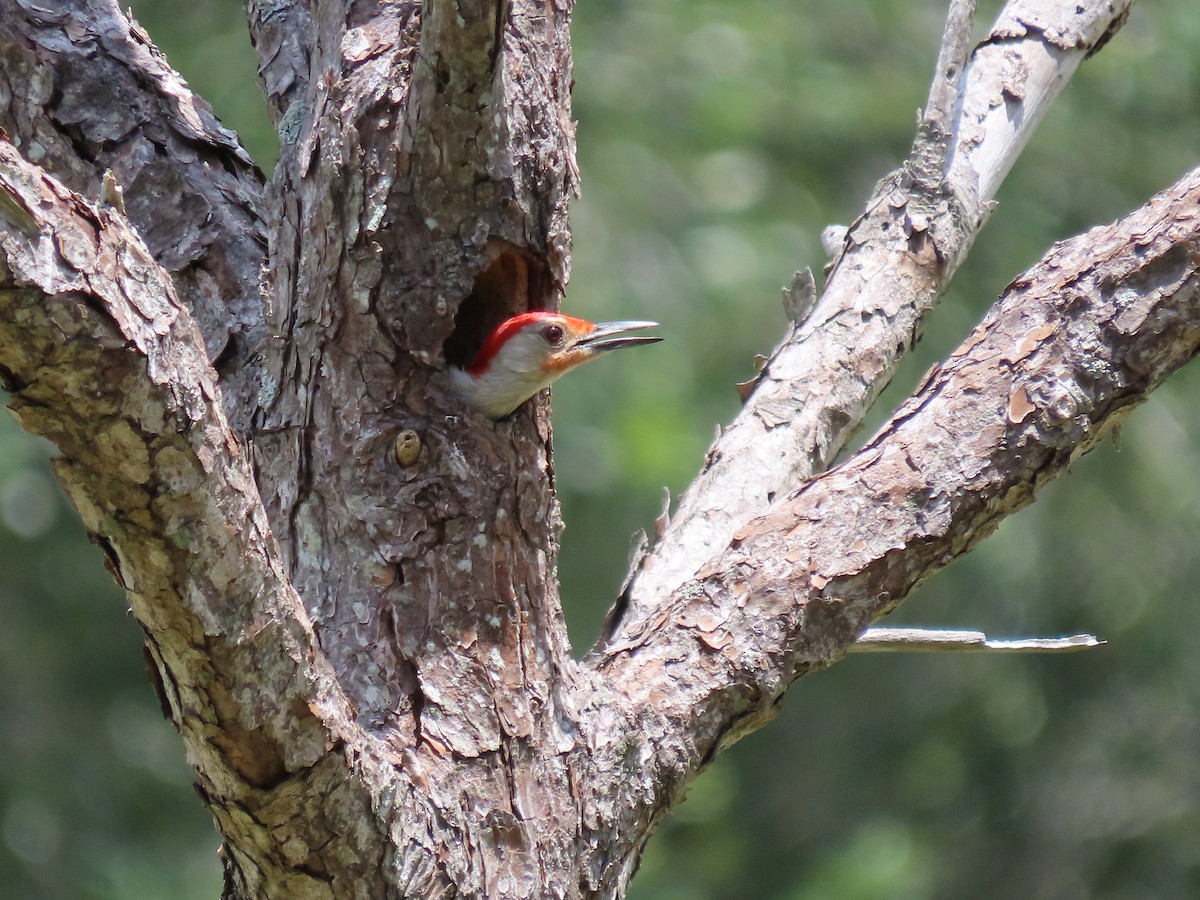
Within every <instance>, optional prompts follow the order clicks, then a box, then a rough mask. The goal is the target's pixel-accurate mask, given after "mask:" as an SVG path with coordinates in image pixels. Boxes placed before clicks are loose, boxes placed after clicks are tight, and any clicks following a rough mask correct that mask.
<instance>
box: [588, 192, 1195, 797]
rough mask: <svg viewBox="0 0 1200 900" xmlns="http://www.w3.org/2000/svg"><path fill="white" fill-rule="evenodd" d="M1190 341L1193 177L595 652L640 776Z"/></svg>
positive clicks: (1133, 399)
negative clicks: (640, 724) (632, 736)
mask: <svg viewBox="0 0 1200 900" xmlns="http://www.w3.org/2000/svg"><path fill="white" fill-rule="evenodd" d="M1198 350H1200V169H1197V170H1195V171H1193V172H1192V173H1190V174H1188V175H1187V176H1186V177H1185V178H1184V179H1182V180H1181V181H1180V182H1179V183H1177V184H1176V185H1174V186H1172V187H1171V188H1169V189H1168V190H1166V191H1164V192H1162V193H1160V194H1159V195H1157V196H1155V197H1154V198H1153V199H1151V200H1150V201H1149V202H1148V203H1147V204H1146V205H1145V206H1144V207H1142V208H1141V209H1139V210H1137V211H1136V212H1134V213H1132V214H1131V215H1129V216H1127V217H1126V218H1125V219H1122V220H1121V221H1120V222H1117V223H1115V224H1113V225H1109V226H1105V227H1099V228H1094V229H1092V230H1091V231H1089V232H1087V233H1085V234H1083V235H1080V236H1079V237H1076V238H1074V239H1073V240H1070V241H1066V242H1064V243H1062V244H1059V245H1056V246H1055V247H1054V248H1053V249H1052V250H1051V251H1050V252H1049V253H1048V254H1047V256H1046V257H1045V258H1044V259H1043V260H1042V261H1041V262H1040V263H1038V265H1037V266H1035V267H1034V268H1033V269H1032V270H1030V271H1029V272H1027V273H1026V274H1024V275H1022V276H1021V277H1020V278H1018V279H1017V280H1016V281H1014V282H1013V284H1012V285H1011V286H1010V287H1009V288H1008V290H1007V291H1006V292H1005V294H1004V295H1003V296H1002V297H1001V299H1000V300H999V302H998V303H997V304H996V305H995V306H994V308H993V309H992V311H991V312H990V313H989V315H988V316H987V317H986V318H985V319H984V321H983V322H982V323H981V324H980V325H979V326H978V327H977V328H976V329H975V330H974V332H973V333H972V334H971V335H970V337H968V338H967V340H966V341H965V342H964V343H963V344H962V345H961V346H960V347H959V348H958V349H957V350H956V351H955V352H954V353H953V354H952V355H951V357H950V358H949V359H948V360H947V361H946V362H945V363H944V364H943V365H942V366H939V367H936V368H934V369H933V370H932V371H931V372H930V373H929V374H928V375H927V376H926V378H925V379H924V381H923V383H922V384H921V386H920V387H919V388H918V390H917V391H916V393H915V394H914V395H913V396H912V397H911V398H910V399H909V400H908V401H907V402H906V403H905V404H904V405H903V406H902V407H901V408H900V409H899V410H898V411H897V413H896V414H895V416H894V417H893V418H892V420H891V421H890V422H889V423H888V424H887V425H885V426H884V427H883V428H882V429H881V430H880V432H879V434H878V435H876V437H875V438H874V439H872V440H871V441H870V442H869V443H868V444H867V445H866V446H865V447H864V448H863V449H862V450H861V451H859V452H858V453H857V454H855V455H854V456H853V457H852V458H850V459H849V460H848V461H847V462H845V463H844V464H842V465H840V466H838V467H837V468H835V469H833V470H832V471H830V472H828V473H826V474H825V475H823V476H820V477H818V478H815V479H813V480H812V481H810V482H808V483H807V484H805V485H804V486H802V487H800V488H798V489H796V490H794V491H792V492H790V493H789V494H788V495H787V496H785V497H783V498H781V499H780V500H779V501H778V502H776V503H775V504H774V506H773V507H772V509H771V510H770V511H769V512H768V513H767V514H766V515H764V516H762V517H760V518H758V519H755V520H753V521H751V522H749V523H747V524H746V525H745V526H743V527H742V528H741V529H740V530H739V531H738V532H737V533H736V534H735V535H734V536H733V537H732V539H731V540H730V542H729V545H728V547H727V548H725V550H724V551H723V552H722V553H719V554H716V555H714V557H713V558H712V559H711V560H710V561H709V562H708V563H707V564H706V565H705V566H704V567H703V568H702V569H701V571H700V572H699V573H698V574H697V576H696V578H695V579H693V580H691V581H689V582H688V583H686V584H685V585H683V586H682V587H680V588H679V589H678V590H677V591H675V593H674V594H673V595H672V596H671V597H670V598H669V599H668V601H667V602H665V603H663V604H661V605H660V606H659V607H658V608H657V609H655V610H651V611H650V612H649V613H648V614H647V615H645V616H644V617H642V618H639V619H637V620H633V621H630V622H628V623H627V625H626V627H625V628H624V629H623V632H622V636H621V639H620V640H619V641H618V642H615V643H613V644H612V645H610V646H608V647H607V648H606V649H605V651H604V652H603V655H602V656H600V657H598V658H597V659H596V660H595V661H594V662H595V669H596V672H597V674H598V676H599V677H600V678H601V679H602V680H603V681H604V682H605V683H607V684H611V685H614V686H616V687H617V688H618V690H620V691H621V692H623V693H624V694H625V695H626V696H627V697H628V698H629V700H630V701H631V703H632V704H633V706H634V708H635V709H638V710H640V711H641V714H642V715H643V716H644V718H645V720H646V721H647V723H650V724H648V725H647V726H646V728H645V729H644V733H645V735H646V736H647V737H646V738H645V739H646V741H647V742H649V743H651V744H653V745H655V748H654V750H653V751H644V752H642V754H641V755H640V757H639V758H642V759H645V760H648V762H647V764H646V765H647V772H646V774H645V778H646V779H647V780H648V781H650V782H652V783H655V784H665V785H685V784H687V783H688V781H689V780H690V778H691V775H692V774H693V773H694V770H695V769H696V768H698V767H699V766H702V765H703V764H704V763H705V762H706V761H707V760H709V759H711V757H712V755H713V754H714V753H715V752H716V751H717V750H718V749H720V747H721V746H723V745H725V744H727V743H728V742H730V741H732V740H735V739H736V738H737V737H739V736H741V735H742V734H744V733H746V732H747V731H749V730H752V729H753V728H756V727H758V726H759V725H761V724H762V723H763V722H764V721H766V720H767V719H769V718H770V717H771V716H772V715H773V713H774V710H775V706H776V703H777V701H778V700H779V698H780V697H781V696H782V694H783V692H784V690H785V689H786V688H787V686H788V685H789V684H790V683H791V682H792V681H793V680H794V679H796V678H797V677H798V676H800V675H802V674H804V673H805V672H807V671H810V670H813V669H817V668H821V667H823V666H826V665H828V664H829V663H830V662H832V661H833V660H835V659H837V658H838V657H839V656H840V655H841V654H842V653H844V652H845V650H846V648H847V646H848V645H849V644H851V642H853V641H854V640H855V638H856V637H857V636H858V635H859V634H860V633H861V632H862V630H863V628H864V627H865V626H866V625H867V624H868V623H870V622H871V621H873V620H875V619H878V618H879V617H880V616H883V615H885V614H886V613H887V612H888V611H890V610H891V609H893V608H894V607H895V606H896V605H897V604H898V603H900V602H901V600H903V599H904V598H905V597H906V596H907V595H908V594H909V592H910V591H912V589H913V588H915V587H916V586H917V585H918V584H919V583H921V582H922V581H924V580H925V579H926V578H928V577H929V576H930V575H932V574H933V573H934V572H936V571H937V570H939V569H941V568H943V567H944V566H946V565H947V564H949V563H950V562H951V561H952V560H954V559H955V558H956V557H958V556H960V555H962V554H963V553H965V552H967V551H968V550H969V549H970V548H971V547H972V546H974V544H975V543H976V542H978V541H979V540H980V539H982V538H983V537H985V536H987V535H988V534H990V533H991V532H992V531H993V530H994V529H995V528H996V526H997V525H998V524H999V522H1000V520H1001V519H1003V518H1004V517H1006V516H1008V515H1011V514H1012V513H1013V512H1016V511H1017V510H1019V509H1021V508H1022V507H1024V506H1026V505H1028V504H1029V503H1030V502H1032V500H1033V498H1034V495H1035V494H1036V492H1037V491H1038V490H1039V489H1040V488H1041V487H1043V486H1044V485H1045V484H1046V483H1048V482H1049V481H1050V480H1052V479H1053V478H1054V477H1056V476H1057V475H1059V474H1061V473H1063V472H1064V471H1066V470H1067V468H1068V467H1069V466H1070V464H1071V461H1072V460H1074V459H1075V458H1077V457H1078V456H1079V455H1080V454H1082V453H1084V452H1086V451H1087V450H1088V449H1090V448H1091V447H1093V446H1095V444H1096V443H1097V442H1098V441H1099V440H1100V439H1101V438H1102V436H1103V435H1104V434H1105V433H1106V432H1107V431H1108V430H1109V429H1111V428H1112V427H1113V426H1115V425H1117V424H1119V422H1120V421H1121V420H1122V419H1123V418H1124V417H1125V416H1126V415H1127V414H1128V413H1129V412H1130V411H1131V409H1132V408H1133V406H1134V405H1136V404H1137V403H1139V402H1141V401H1142V400H1143V399H1145V397H1146V395H1147V393H1148V392H1150V391H1151V390H1153V389H1154V387H1156V386H1157V385H1158V384H1159V383H1161V382H1162V380H1163V379H1164V378H1166V377H1167V376H1168V375H1169V374H1171V372H1173V371H1175V370H1176V369H1178V368H1179V367H1180V366H1182V365H1183V364H1184V363H1186V362H1188V361H1189V360H1190V359H1192V358H1193V357H1194V356H1195V355H1196V353H1197V352H1198ZM634 715H636V714H634ZM627 752H628V751H627ZM665 792H666V793H668V794H669V790H667V791H665ZM651 809H652V807H651ZM650 814H651V813H650V812H649V811H648V810H647V808H646V807H642V808H640V809H638V808H636V805H635V806H634V807H631V810H630V813H629V815H630V816H631V817H633V818H635V819H636V817H638V816H641V817H646V816H648V815H650Z"/></svg>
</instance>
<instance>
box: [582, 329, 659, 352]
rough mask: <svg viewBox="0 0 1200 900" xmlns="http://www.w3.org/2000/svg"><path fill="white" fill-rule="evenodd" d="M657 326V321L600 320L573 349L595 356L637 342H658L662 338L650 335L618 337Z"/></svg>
mask: <svg viewBox="0 0 1200 900" xmlns="http://www.w3.org/2000/svg"><path fill="white" fill-rule="evenodd" d="M657 327H658V323H657V322H600V323H598V324H597V325H596V327H595V328H594V329H592V330H591V331H589V332H588V333H587V334H585V335H584V336H583V337H581V338H580V339H579V340H577V341H576V342H575V345H574V346H573V347H571V350H572V351H579V350H582V351H584V352H585V353H587V354H588V355H589V356H595V355H596V354H598V353H606V352H607V351H609V350H619V349H621V348H622V347H632V346H634V345H635V344H657V343H658V342H659V341H661V340H662V338H660V337H651V336H650V335H638V336H635V337H629V336H627V337H616V335H621V334H624V333H625V332H627V331H641V330H642V329H644V328H657Z"/></svg>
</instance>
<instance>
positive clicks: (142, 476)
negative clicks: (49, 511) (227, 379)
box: [0, 141, 382, 895]
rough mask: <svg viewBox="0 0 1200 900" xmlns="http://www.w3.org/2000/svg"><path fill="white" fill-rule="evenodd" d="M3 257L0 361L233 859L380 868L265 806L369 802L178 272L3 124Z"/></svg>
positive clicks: (299, 866)
mask: <svg viewBox="0 0 1200 900" xmlns="http://www.w3.org/2000/svg"><path fill="white" fill-rule="evenodd" d="M0 263H2V265H0V377H2V379H3V387H4V388H5V389H6V390H9V391H11V392H12V395H13V398H12V403H11V407H12V410H13V412H14V414H15V415H16V417H17V418H18V420H19V421H20V423H21V424H22V426H23V427H25V428H26V429H27V430H29V431H31V432H33V433H34V434H40V435H43V436H45V437H47V438H49V439H50V440H51V441H53V442H54V443H55V444H56V445H57V447H58V448H59V451H60V452H61V456H60V457H59V458H58V459H57V460H55V464H54V465H55V470H56V474H57V475H58V477H59V479H60V480H61V482H62V484H63V486H64V488H65V489H66V491H67V494H68V496H69V498H70V499H71V502H72V503H73V504H74V506H75V508H76V509H77V510H78V511H79V514H80V516H81V517H82V519H83V522H84V525H85V526H86V527H87V529H88V531H89V533H90V534H91V536H92V538H93V540H95V541H96V542H97V543H98V544H99V545H100V546H101V547H102V548H103V550H104V553H105V557H106V559H107V562H108V565H109V568H110V570H111V571H112V574H113V576H114V577H115V578H116V580H117V581H118V582H119V583H120V584H121V585H122V587H124V589H125V591H126V594H127V596H128V597H129V601H130V604H131V607H132V610H133V613H134V615H135V616H136V617H137V619H138V621H139V622H140V623H141V625H142V628H143V631H144V634H145V638H146V645H147V648H148V651H149V653H150V655H151V656H152V658H153V659H154V662H155V664H156V668H157V671H158V675H159V678H160V681H159V685H158V687H159V690H160V696H161V698H162V700H163V705H164V712H165V713H167V714H168V715H169V716H170V718H171V719H172V720H173V721H174V723H175V725H176V726H177V727H178V729H179V731H180V732H181V734H182V735H183V738H184V741H185V743H186V745H187V749H188V756H189V759H190V760H191V762H192V764H193V766H195V768H196V771H197V773H198V778H199V782H198V784H199V787H200V789H201V791H202V793H203V794H204V795H205V799H206V801H207V802H208V804H209V806H210V808H211V809H212V810H213V812H214V814H215V815H216V817H217V819H218V821H219V823H220V825H221V828H222V831H224V832H225V834H226V835H228V836H230V838H231V842H232V845H233V847H232V849H231V851H230V852H236V853H241V854H250V856H248V857H243V858H242V863H243V865H240V866H239V867H237V869H238V871H240V872H257V873H260V874H262V873H265V872H278V873H281V874H280V875H279V878H280V879H281V882H282V883H289V884H291V885H292V886H293V887H294V888H297V889H299V888H300V886H301V883H302V882H306V881H310V880H311V878H312V875H311V873H312V872H313V871H319V870H320V869H321V868H322V866H321V864H320V861H319V860H318V859H316V858H315V857H310V855H309V851H308V850H307V849H305V850H304V851H303V852H298V851H296V848H322V849H323V852H326V853H329V852H334V851H333V848H334V847H340V848H342V851H344V852H345V854H346V856H347V858H351V859H358V860H359V861H360V862H361V864H362V865H364V866H366V867H368V868H372V867H375V866H377V865H378V863H379V858H380V857H381V855H382V845H381V844H380V843H378V841H379V838H378V836H375V835H371V834H368V835H367V836H366V837H367V839H366V840H365V841H364V839H363V838H364V836H363V835H361V834H360V835H346V834H341V833H337V832H336V831H330V830H329V825H328V822H327V821H326V819H325V818H324V817H322V816H316V815H314V816H311V817H309V818H307V819H303V818H302V819H294V820H291V821H289V822H288V823H287V824H286V828H287V829H291V830H292V832H293V833H294V837H295V839H296V841H297V843H295V844H294V845H293V851H295V852H296V858H294V859H286V858H281V857H280V856H279V855H277V854H278V847H279V846H280V845H282V844H284V843H285V842H284V841H280V840H279V836H280V835H279V828H280V827H281V826H280V824H279V823H273V822H271V821H270V819H271V808H270V805H269V804H270V802H271V794H270V789H271V788H274V787H276V786H278V784H279V783H280V782H281V781H282V780H285V779H287V780H290V786H291V788H292V789H293V790H299V789H300V788H301V787H303V788H304V789H305V790H308V789H312V790H314V791H315V792H316V793H315V794H314V796H330V792H331V791H333V790H334V789H335V788H336V790H337V793H336V795H334V796H336V798H337V799H336V801H335V802H336V803H338V804H342V805H343V806H345V807H352V806H357V814H358V815H361V816H365V815H368V814H369V802H368V801H367V799H366V795H365V792H364V791H363V790H362V789H361V785H360V782H359V781H358V779H357V778H356V777H355V776H354V774H353V773H352V772H350V771H349V766H348V763H347V759H353V758H355V756H356V755H357V754H362V753H363V748H364V741H363V739H362V737H361V735H360V734H358V733H357V730H346V729H345V728H342V729H334V728H331V727H330V723H348V722H351V721H352V720H353V718H352V712H351V711H350V710H349V708H348V706H347V704H346V702H345V699H344V697H343V696H342V694H341V691H340V688H339V687H338V685H337V683H336V681H335V680H334V678H333V675H332V672H331V671H330V670H329V667H328V665H327V664H326V662H325V659H324V656H323V654H322V653H321V652H320V650H319V649H318V648H317V646H316V644H315V641H314V639H313V633H312V626H311V622H310V620H309V617H308V614H307V613H306V612H305V610H304V607H303V605H302V604H301V603H300V600H299V598H298V597H297V596H296V594H295V592H294V591H293V590H292V588H291V585H290V584H289V583H288V580H287V577H286V575H285V574H284V566H283V564H282V561H281V559H280V556H279V551H278V548H277V547H276V545H275V541H274V539H273V538H272V537H271V533H270V529H269V528H268V525H267V520H266V515H265V513H264V510H263V507H262V504H261V502H260V501H259V497H258V492H257V490H256V488H255V485H254V478H253V475H252V473H251V471H250V467H249V465H248V463H247V459H246V456H245V453H244V450H243V448H242V445H241V444H240V443H239V441H238V440H237V438H236V436H235V435H234V433H233V432H232V430H231V429H230V427H229V425H228V423H227V422H226V420H225V416H224V413H223V411H222V408H221V403H220V399H221V396H220V390H219V388H218V386H217V383H216V376H215V373H214V372H213V370H212V368H211V366H210V365H209V363H208V358H207V354H206V352H205V348H204V342H203V339H202V336H201V334H200V332H199V330H198V329H197V328H196V326H195V323H194V321H193V320H192V318H191V316H190V315H189V313H188V312H187V310H186V309H185V308H184V307H183V305H182V304H181V303H180V302H179V300H178V298H177V297H176V296H175V293H174V290H173V288H172V285H171V280H170V277H169V276H168V275H167V273H166V272H165V271H164V270H163V269H162V267H160V266H159V265H158V264H157V263H156V262H155V261H154V260H153V258H152V257H151V255H150V253H149V251H148V250H147V248H146V247H145V245H144V244H142V242H141V241H140V239H139V238H138V236H137V235H136V234H135V233H134V232H133V231H132V230H131V229H130V228H129V227H128V226H127V224H126V223H125V222H124V220H123V219H121V218H120V217H119V216H117V215H115V214H113V213H112V212H110V211H108V210H97V209H95V208H94V207H92V206H90V205H89V204H87V203H86V202H85V201H84V200H83V199H82V198H80V197H79V196H78V195H77V194H74V193H72V192H71V191H69V190H67V189H66V188H65V187H64V186H63V185H61V184H60V183H59V182H57V181H56V180H54V179H53V178H51V177H49V176H48V175H45V174H44V173H42V172H40V171H39V170H38V169H37V168H35V167H34V166H31V165H30V164H29V163H27V162H25V161H24V160H23V159H22V158H21V157H20V155H19V154H18V153H17V151H16V149H15V148H14V147H13V146H12V145H11V144H9V143H8V142H7V141H0ZM343 747H346V748H347V749H351V750H353V752H351V753H348V754H343V753H342V752H340V751H341V748H343ZM335 748H337V752H332V751H335ZM371 838H374V839H375V841H376V843H374V844H373V843H372V842H371V840H370V839H371ZM356 842H361V843H357V844H356ZM306 872H307V873H308V874H305V873H306ZM250 893H253V891H250V892H248V893H247V895H249V894H250ZM296 895H301V894H296Z"/></svg>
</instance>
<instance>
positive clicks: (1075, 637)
mask: <svg viewBox="0 0 1200 900" xmlns="http://www.w3.org/2000/svg"><path fill="white" fill-rule="evenodd" d="M1103 645H1104V641H1102V640H1099V639H1098V638H1097V637H1096V636H1095V635H1091V634H1072V635H1069V636H1067V637H1060V638H1008V639H1004V640H999V639H996V638H989V637H988V636H987V635H986V634H984V633H983V632H982V631H958V630H948V629H937V628H868V629H867V630H866V631H864V632H863V633H862V634H861V635H859V637H858V640H856V641H855V642H854V643H853V644H851V645H850V646H849V647H848V648H847V649H848V650H849V651H850V652H852V653H853V652H856V651H861V652H863V653H945V652H954V653H964V652H969V653H981V652H994V653H1074V652H1075V651H1077V650H1087V649H1091V648H1092V647H1100V646H1103Z"/></svg>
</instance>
